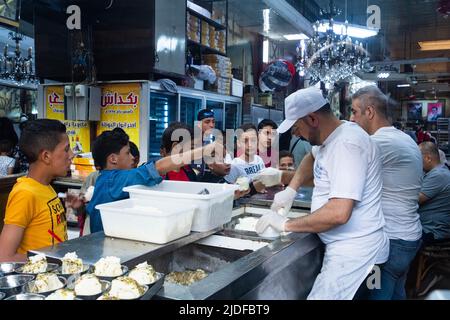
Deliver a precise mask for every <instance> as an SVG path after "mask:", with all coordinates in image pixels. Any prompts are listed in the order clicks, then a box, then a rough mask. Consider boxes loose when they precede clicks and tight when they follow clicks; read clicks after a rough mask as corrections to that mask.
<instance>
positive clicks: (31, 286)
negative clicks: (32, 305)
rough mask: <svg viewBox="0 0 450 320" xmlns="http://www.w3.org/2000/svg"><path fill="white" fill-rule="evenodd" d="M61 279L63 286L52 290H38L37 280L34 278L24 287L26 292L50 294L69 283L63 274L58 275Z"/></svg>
mask: <svg viewBox="0 0 450 320" xmlns="http://www.w3.org/2000/svg"><path fill="white" fill-rule="evenodd" d="M58 279H59V281H61V282H62V284H63V285H62V286H61V287H60V288H56V289H53V290H50V291H45V292H36V286H35V282H36V280H32V281H30V282H28V283H26V284H25V286H24V287H23V292H24V293H33V294H40V295H43V296H48V295H50V294H52V293H53V292H55V291H56V290H59V289H62V288H64V287H65V286H66V285H67V280H66V278H64V277H62V276H58Z"/></svg>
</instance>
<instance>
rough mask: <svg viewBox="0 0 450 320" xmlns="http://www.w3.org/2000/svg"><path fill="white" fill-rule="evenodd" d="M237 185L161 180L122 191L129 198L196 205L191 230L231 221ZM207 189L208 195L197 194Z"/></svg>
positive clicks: (209, 227)
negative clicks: (147, 185) (157, 183)
mask: <svg viewBox="0 0 450 320" xmlns="http://www.w3.org/2000/svg"><path fill="white" fill-rule="evenodd" d="M237 188H238V186H236V185H228V184H212V183H198V182H180V181H163V182H162V183H161V184H159V185H157V186H154V187H146V186H132V187H127V188H124V189H123V191H125V192H129V193H130V198H131V199H140V200H142V201H145V202H146V203H147V202H148V203H151V202H152V201H163V202H164V203H168V204H169V203H170V204H173V205H176V206H178V208H184V207H186V206H195V208H196V209H195V213H194V219H193V222H192V228H191V230H192V231H196V232H206V231H210V230H213V229H214V228H217V227H220V226H222V225H224V224H225V223H228V222H230V221H231V212H232V209H233V199H234V191H235V190H236V189H237ZM204 189H207V190H208V191H209V194H206V195H200V194H198V193H199V192H201V191H202V190H204Z"/></svg>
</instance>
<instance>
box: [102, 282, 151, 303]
mask: <svg viewBox="0 0 450 320" xmlns="http://www.w3.org/2000/svg"><path fill="white" fill-rule="evenodd" d="M141 287H142V288H143V289H144V291H143V292H142V294H141V295H140V296H139V297H137V298H134V299H119V300H140V299H142V298H143V297H144V296H145V295H146V294H147V292H148V288H149V287H148V286H145V285H144V286H141ZM105 294H107V292H106V293H104V294H102V295H101V296H100V297H98V298H97V300H105V299H102V297H103V296H104V295H105ZM106 300H107V299H106Z"/></svg>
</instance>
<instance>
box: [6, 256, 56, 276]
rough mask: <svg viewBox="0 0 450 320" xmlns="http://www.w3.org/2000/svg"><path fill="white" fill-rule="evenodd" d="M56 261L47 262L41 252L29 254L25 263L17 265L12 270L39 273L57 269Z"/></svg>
mask: <svg viewBox="0 0 450 320" xmlns="http://www.w3.org/2000/svg"><path fill="white" fill-rule="evenodd" d="M57 268H58V265H57V264H56V263H48V262H47V258H46V257H45V255H43V254H37V255H34V256H30V257H29V258H28V261H27V262H26V263H25V264H22V265H20V266H18V268H16V269H15V270H14V271H15V272H16V273H23V274H39V273H45V272H52V271H53V270H55V269H57Z"/></svg>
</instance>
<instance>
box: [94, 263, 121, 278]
mask: <svg viewBox="0 0 450 320" xmlns="http://www.w3.org/2000/svg"><path fill="white" fill-rule="evenodd" d="M121 267H122V274H120V275H118V276H115V277H104V276H98V275H96V274H95V266H94V268H93V269H94V274H95V276H96V277H97V278H99V279H100V280H106V281H113V280H114V279H116V278H118V277H122V276H124V275H125V274H126V273H127V272H128V267H127V266H125V265H122V266H121Z"/></svg>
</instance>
